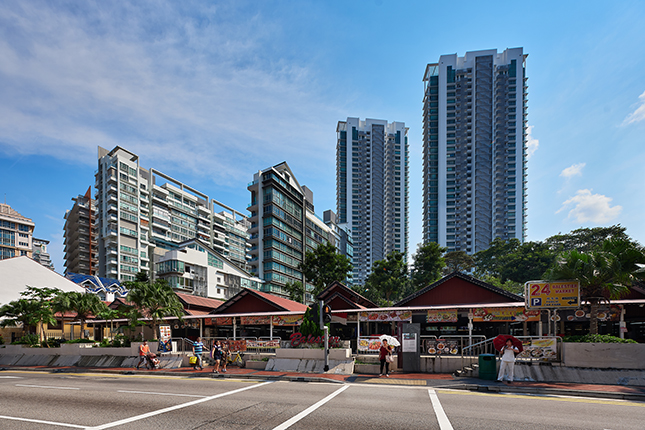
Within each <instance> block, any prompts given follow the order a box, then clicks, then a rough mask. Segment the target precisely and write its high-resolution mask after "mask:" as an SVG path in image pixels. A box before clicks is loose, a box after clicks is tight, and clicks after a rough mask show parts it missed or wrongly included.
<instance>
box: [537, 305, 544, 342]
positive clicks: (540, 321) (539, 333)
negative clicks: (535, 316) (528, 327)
mask: <svg viewBox="0 0 645 430" xmlns="http://www.w3.org/2000/svg"><path fill="white" fill-rule="evenodd" d="M542 313H543V312H542V311H540V320H539V321H538V336H540V337H542V331H543V328H542Z"/></svg>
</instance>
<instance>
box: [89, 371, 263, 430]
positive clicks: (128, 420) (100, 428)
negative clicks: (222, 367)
mask: <svg viewBox="0 0 645 430" xmlns="http://www.w3.org/2000/svg"><path fill="white" fill-rule="evenodd" d="M272 383H273V381H269V382H263V383H261V384H258V385H251V386H248V387H244V388H238V389H237V390H233V391H227V392H225V393H221V394H216V395H214V396H209V397H204V398H202V399H199V400H193V401H192V402H188V403H182V404H180V405H175V406H170V407H168V408H163V409H159V410H158V411H152V412H148V413H145V414H141V415H137V416H134V417H130V418H125V419H122V420H119V421H114V422H112V423H107V424H103V425H100V426H96V427H86V428H87V429H88V430H103V429H109V428H111V427H116V426H120V425H123V424H128V423H131V422H134V421H139V420H142V419H145V418H150V417H154V416H155V415H160V414H165V413H166V412H172V411H176V410H177V409H182V408H187V407H189V406H193V405H197V404H199V403H204V402H208V401H210V400H215V399H219V398H220V397H225V396H230V395H231V394H237V393H241V392H242V391H246V390H251V389H253V388H258V387H262V386H264V385H267V384H272Z"/></svg>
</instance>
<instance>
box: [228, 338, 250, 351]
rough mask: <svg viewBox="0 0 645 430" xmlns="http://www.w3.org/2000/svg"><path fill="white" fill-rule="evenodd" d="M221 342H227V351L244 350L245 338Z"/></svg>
mask: <svg viewBox="0 0 645 430" xmlns="http://www.w3.org/2000/svg"><path fill="white" fill-rule="evenodd" d="M222 343H226V344H228V349H229V351H246V340H245V339H241V340H223V341H222Z"/></svg>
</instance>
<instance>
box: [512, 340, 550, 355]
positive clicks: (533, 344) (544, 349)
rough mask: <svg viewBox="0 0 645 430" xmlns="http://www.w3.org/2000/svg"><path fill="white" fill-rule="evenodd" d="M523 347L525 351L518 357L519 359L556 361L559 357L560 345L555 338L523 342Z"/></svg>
mask: <svg viewBox="0 0 645 430" xmlns="http://www.w3.org/2000/svg"><path fill="white" fill-rule="evenodd" d="M522 346H523V347H524V351H522V352H521V353H519V354H518V355H517V357H518V358H546V359H555V358H557V356H558V344H557V341H556V339H555V338H554V337H550V338H542V339H529V340H526V341H524V340H523V341H522Z"/></svg>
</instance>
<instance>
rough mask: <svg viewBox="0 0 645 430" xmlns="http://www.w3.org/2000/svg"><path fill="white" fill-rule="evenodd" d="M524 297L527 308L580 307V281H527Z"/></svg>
mask: <svg viewBox="0 0 645 430" xmlns="http://www.w3.org/2000/svg"><path fill="white" fill-rule="evenodd" d="M524 297H525V298H526V307H527V309H562V308H578V307H580V282H578V281H553V282H545V281H529V282H527V283H526V284H525V292H524Z"/></svg>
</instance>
